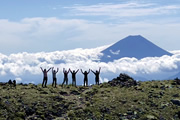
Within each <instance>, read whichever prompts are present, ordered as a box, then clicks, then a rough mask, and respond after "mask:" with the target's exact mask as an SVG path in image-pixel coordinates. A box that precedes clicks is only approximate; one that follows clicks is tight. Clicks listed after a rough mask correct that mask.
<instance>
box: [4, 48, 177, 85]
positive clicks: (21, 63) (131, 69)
mask: <svg viewBox="0 0 180 120" xmlns="http://www.w3.org/2000/svg"><path fill="white" fill-rule="evenodd" d="M106 47H107V46H103V47H98V48H94V49H82V48H78V49H74V50H67V51H55V52H39V53H26V52H24V53H18V54H10V55H8V56H7V55H4V54H0V75H1V77H3V76H7V75H9V74H10V75H13V76H15V77H16V78H18V79H21V77H23V76H25V75H27V74H29V75H31V76H32V77H33V75H39V76H41V74H42V73H41V70H40V67H43V68H49V67H55V68H57V67H58V68H60V72H59V73H58V74H59V75H61V76H62V69H63V68H66V69H68V68H71V69H83V70H88V69H89V68H90V69H92V70H97V69H99V67H101V68H102V70H101V78H102V79H105V80H107V76H106V75H110V74H116V75H118V74H119V73H128V74H130V75H134V76H139V77H147V79H151V78H152V79H153V78H154V79H160V78H161V79H163V78H165V77H168V76H167V75H169V76H172V75H174V74H175V73H177V72H178V70H179V69H180V52H179V51H173V53H174V55H173V56H166V55H165V56H162V57H147V58H144V59H141V60H138V59H136V58H121V59H119V60H115V61H113V62H109V63H104V62H98V59H99V57H100V56H101V55H102V54H101V53H100V51H102V50H103V49H105V48H106ZM155 76H156V77H157V78H155ZM22 82H23V80H22ZM34 82H35V81H34Z"/></svg>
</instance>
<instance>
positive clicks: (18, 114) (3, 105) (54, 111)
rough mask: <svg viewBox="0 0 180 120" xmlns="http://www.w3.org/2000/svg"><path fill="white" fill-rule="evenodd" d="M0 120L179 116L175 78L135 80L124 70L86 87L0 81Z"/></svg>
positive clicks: (130, 119) (168, 118)
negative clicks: (107, 80)
mask: <svg viewBox="0 0 180 120" xmlns="http://www.w3.org/2000/svg"><path fill="white" fill-rule="evenodd" d="M0 91H1V92H0V119H1V120H52V119H54V120H66V119H67V120H69V119H72V120H76V119H78V120H87V119H91V120H105V119H106V120H133V119H137V120H171V119H173V120H179V119H180V93H179V91H180V85H179V83H178V82H177V79H176V80H164V81H146V82H136V81H135V80H134V79H133V78H132V77H130V76H128V75H127V74H120V75H119V76H118V77H117V78H115V79H113V80H112V81H109V82H108V83H103V84H100V85H99V86H98V85H92V86H89V87H83V86H77V87H74V86H71V85H68V86H66V87H61V86H60V85H58V86H57V88H53V87H52V86H51V85H48V86H47V88H42V87H41V85H34V84H17V85H16V86H14V85H10V84H8V83H0Z"/></svg>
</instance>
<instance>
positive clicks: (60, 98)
mask: <svg viewBox="0 0 180 120" xmlns="http://www.w3.org/2000/svg"><path fill="white" fill-rule="evenodd" d="M53 100H54V101H57V102H60V101H62V100H64V98H62V97H59V96H55V97H54V98H53Z"/></svg>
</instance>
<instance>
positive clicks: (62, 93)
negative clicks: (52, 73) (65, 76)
mask: <svg viewBox="0 0 180 120" xmlns="http://www.w3.org/2000/svg"><path fill="white" fill-rule="evenodd" d="M59 94H60V95H68V93H67V92H65V91H60V92H59Z"/></svg>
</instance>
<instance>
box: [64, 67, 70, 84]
mask: <svg viewBox="0 0 180 120" xmlns="http://www.w3.org/2000/svg"><path fill="white" fill-rule="evenodd" d="M63 73H64V81H63V83H62V86H63V85H64V83H65V82H66V85H68V73H69V70H68V71H67V70H65V68H63Z"/></svg>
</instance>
